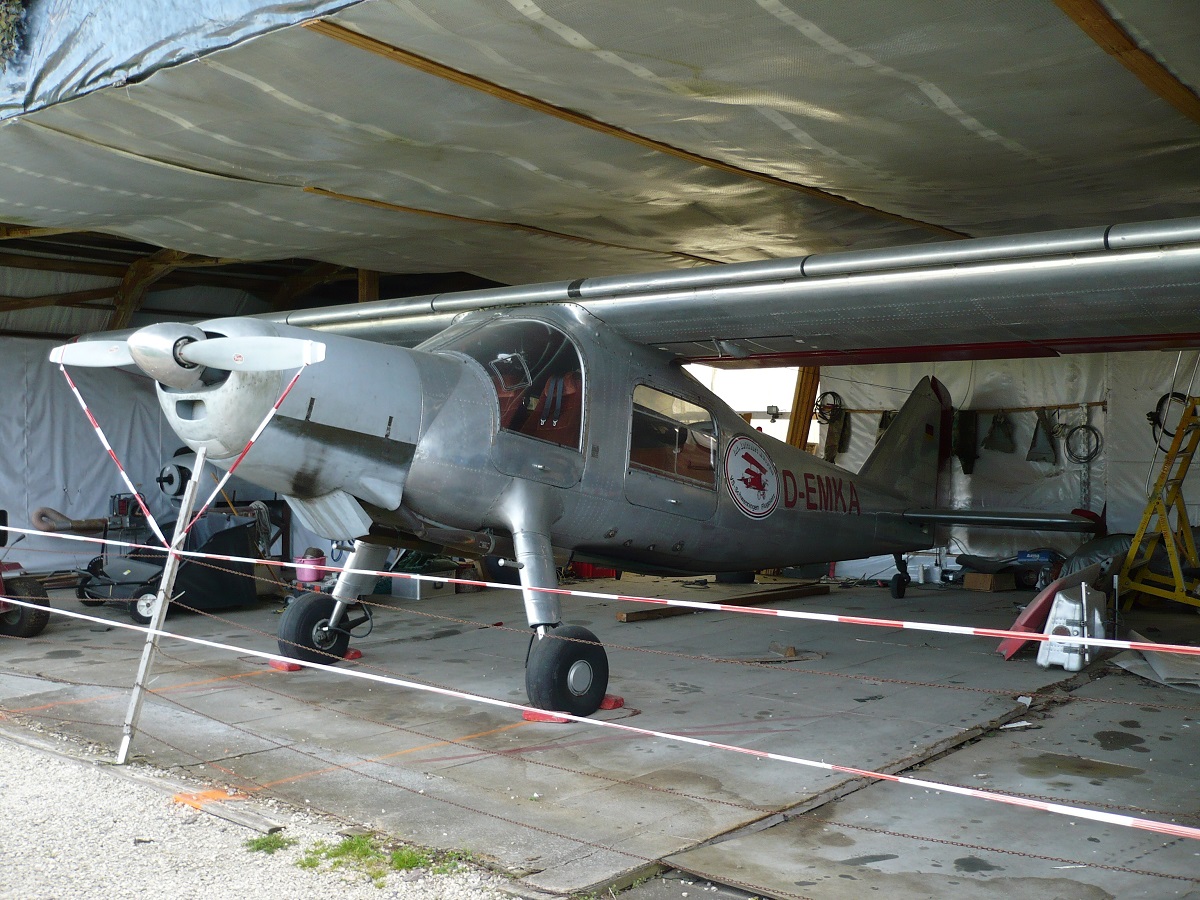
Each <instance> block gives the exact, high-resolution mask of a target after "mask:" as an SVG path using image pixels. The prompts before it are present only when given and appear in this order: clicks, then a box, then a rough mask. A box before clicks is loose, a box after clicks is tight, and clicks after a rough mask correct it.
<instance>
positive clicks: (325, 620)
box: [278, 592, 350, 664]
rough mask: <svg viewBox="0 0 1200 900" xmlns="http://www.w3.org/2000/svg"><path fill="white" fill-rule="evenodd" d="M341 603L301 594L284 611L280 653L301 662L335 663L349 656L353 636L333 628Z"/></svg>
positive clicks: (324, 595)
mask: <svg viewBox="0 0 1200 900" xmlns="http://www.w3.org/2000/svg"><path fill="white" fill-rule="evenodd" d="M336 605H337V601H336V600H334V599H333V597H331V596H330V595H329V594H321V593H316V592H313V593H308V594H301V595H300V596H299V597H297V598H296V599H295V600H293V601H292V602H291V603H290V604H289V605H288V608H287V609H285V610H284V611H283V618H282V619H281V620H280V622H279V634H278V638H279V652H280V653H281V654H283V655H284V656H290V657H291V658H292V659H298V660H300V661H301V662H317V663H326V664H328V663H333V662H337V661H338V660H340V659H341V658H342V657H343V656H345V655H346V650H347V649H349V647H350V635H349V634H348V633H347V632H345V631H334V630H332V629H330V628H329V618H330V616H332V615H333V608H334V607H335V606H336Z"/></svg>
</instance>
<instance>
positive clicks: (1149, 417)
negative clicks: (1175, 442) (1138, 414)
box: [1146, 391, 1188, 453]
mask: <svg viewBox="0 0 1200 900" xmlns="http://www.w3.org/2000/svg"><path fill="white" fill-rule="evenodd" d="M1187 399H1188V398H1187V394H1185V393H1183V392H1182V391H1167V393H1165V394H1163V395H1162V396H1161V397H1159V398H1158V403H1156V404H1155V406H1154V410H1153V412H1148V413H1146V421H1147V422H1149V423H1150V433H1151V434H1152V435H1153V436H1154V443H1155V444H1157V445H1158V449H1159V450H1161V451H1163V452H1164V453H1166V452H1167V450H1168V448H1167V447H1164V446H1163V445H1162V439H1163V438H1164V437H1167V438H1173V437H1175V432H1174V431H1172V430H1171V429H1169V428H1167V414H1168V411H1169V410H1170V408H1171V404H1172V403H1179V404H1185V403H1187Z"/></svg>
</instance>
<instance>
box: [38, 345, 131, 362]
mask: <svg viewBox="0 0 1200 900" xmlns="http://www.w3.org/2000/svg"><path fill="white" fill-rule="evenodd" d="M50 362H52V363H61V364H62V365H64V366H88V367H91V368H96V367H102V366H130V365H133V356H132V355H131V354H130V352H129V345H128V344H126V343H125V342H124V341H84V342H83V343H81V344H63V345H62V346H61V347H55V348H54V349H53V350H51V351H50Z"/></svg>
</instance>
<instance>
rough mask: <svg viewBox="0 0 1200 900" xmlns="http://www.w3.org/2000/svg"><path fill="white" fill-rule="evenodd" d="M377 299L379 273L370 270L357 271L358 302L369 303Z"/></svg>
mask: <svg viewBox="0 0 1200 900" xmlns="http://www.w3.org/2000/svg"><path fill="white" fill-rule="evenodd" d="M378 299H379V273H378V272H374V271H372V270H371V269H359V270H358V302H359V303H370V302H371V301H372V300H378Z"/></svg>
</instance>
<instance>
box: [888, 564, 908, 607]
mask: <svg viewBox="0 0 1200 900" xmlns="http://www.w3.org/2000/svg"><path fill="white" fill-rule="evenodd" d="M892 559H894V560H895V561H896V574H895V575H893V576H892V580H891V582H890V583H889V584H888V587H889V588H890V589H891V592H892V596H893V597H894V598H895V599H897V600H900V599H902V598H903V597H904V591H905V589H906V588H907V587H908V585H909V582H911V581H912V579H911V578H910V577H909V575H908V563H906V562H905V561H904V555H903V554H901V553H893V554H892Z"/></svg>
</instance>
